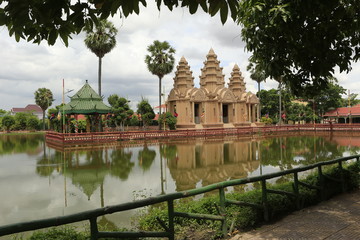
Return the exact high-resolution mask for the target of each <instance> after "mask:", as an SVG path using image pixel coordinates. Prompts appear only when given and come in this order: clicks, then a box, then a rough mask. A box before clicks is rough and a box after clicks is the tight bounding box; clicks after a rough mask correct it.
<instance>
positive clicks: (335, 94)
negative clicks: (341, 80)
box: [307, 79, 346, 116]
mask: <svg viewBox="0 0 360 240" xmlns="http://www.w3.org/2000/svg"><path fill="white" fill-rule="evenodd" d="M336 82H337V80H336V79H333V81H332V82H330V83H329V84H328V86H327V87H324V88H323V89H321V90H320V91H318V92H317V94H314V95H313V96H310V97H308V98H307V99H308V100H309V101H311V102H312V103H311V105H313V104H315V106H314V107H315V108H316V112H317V115H319V116H322V115H323V114H324V113H326V112H327V111H329V110H331V109H336V108H338V107H341V106H342V104H343V100H342V94H345V92H346V90H345V89H344V88H343V87H341V86H340V85H338V84H336Z"/></svg>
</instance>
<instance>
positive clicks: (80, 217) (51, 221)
mask: <svg viewBox="0 0 360 240" xmlns="http://www.w3.org/2000/svg"><path fill="white" fill-rule="evenodd" d="M359 158H360V155H354V156H348V157H342V158H338V159H334V160H330V161H325V162H319V163H315V164H312V165H308V166H303V167H298V168H294V169H289V170H285V171H281V172H276V173H271V174H266V175H261V176H255V177H248V178H242V179H234V180H229V181H225V182H220V183H216V184H212V185H208V186H205V187H201V188H198V189H191V190H188V191H182V192H176V193H170V194H166V195H160V196H156V197H150V198H147V199H143V200H137V201H134V202H128V203H123V204H119V205H114V206H108V207H103V208H98V209H95V210H90V211H85V212H80V213H76V214H71V215H67V216H60V217H55V218H48V219H42V220H35V221H30V222H22V223H16V224H11V225H6V226H0V236H5V235H10V234H14V233H20V232H25V231H31V230H38V229H43V228H48V227H55V226H60V225H65V224H70V223H76V222H80V221H84V220H87V221H89V222H90V234H91V239H92V240H97V239H99V238H131V237H133V238H136V237H165V238H168V239H174V238H175V230H174V225H175V224H174V217H185V218H195V219H207V220H214V221H220V222H221V231H222V233H223V234H224V235H225V234H226V233H227V230H228V226H227V223H226V219H227V216H226V206H228V205H231V204H235V205H239V206H250V207H255V208H260V209H263V212H264V219H265V221H268V220H270V215H269V205H268V199H267V196H268V194H283V195H286V196H289V197H291V198H292V199H294V201H295V203H296V206H297V207H298V208H301V206H300V193H299V186H304V187H306V188H310V189H316V190H318V191H319V193H320V196H324V194H323V193H324V191H325V181H324V178H329V176H327V175H326V174H324V173H323V168H322V167H323V166H327V165H332V164H337V165H338V167H339V169H340V170H342V169H343V168H342V163H343V162H345V161H349V160H353V161H354V160H356V161H357V162H358V163H359ZM311 169H317V172H318V177H319V183H320V185H316V186H315V185H309V184H308V183H305V182H302V181H300V180H299V178H298V175H299V173H301V172H304V171H307V170H311ZM288 174H292V175H293V179H294V182H293V192H286V191H280V190H274V189H268V188H267V180H269V179H273V178H276V177H281V176H284V175H288ZM341 176H343V174H341ZM332 180H333V181H338V182H340V183H341V184H342V190H343V191H345V189H346V183H345V181H344V179H343V177H340V179H332ZM254 182H261V191H262V203H261V204H254V203H249V202H240V201H235V200H231V199H227V198H226V196H225V188H227V187H231V186H236V185H242V184H248V183H254ZM214 190H218V191H219V192H218V194H219V206H218V215H214V214H196V213H186V212H176V211H175V209H174V201H175V200H178V199H182V198H187V197H191V196H196V195H199V194H204V193H207V192H210V191H214ZM163 202H166V203H167V209H168V213H167V214H168V222H167V223H165V222H163V221H162V220H160V219H159V218H157V220H158V222H159V224H160V225H161V226H162V228H163V229H164V231H163V232H155V231H154V232H143V231H139V232H102V231H99V230H98V225H97V218H98V217H100V216H104V215H107V214H112V213H117V212H122V211H127V210H131V209H137V208H141V207H146V206H149V205H154V204H158V203H163Z"/></svg>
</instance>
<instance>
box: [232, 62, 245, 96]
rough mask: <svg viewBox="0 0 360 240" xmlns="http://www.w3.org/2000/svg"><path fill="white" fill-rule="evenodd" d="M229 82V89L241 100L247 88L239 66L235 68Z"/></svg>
mask: <svg viewBox="0 0 360 240" xmlns="http://www.w3.org/2000/svg"><path fill="white" fill-rule="evenodd" d="M229 80H230V82H229V89H230V90H231V91H232V92H233V93H234V94H235V96H236V97H238V98H241V95H242V94H243V93H245V91H246V87H245V82H244V77H243V76H242V72H241V71H240V68H239V66H238V65H237V64H235V66H234V67H233V70H232V72H231V77H230V78H229Z"/></svg>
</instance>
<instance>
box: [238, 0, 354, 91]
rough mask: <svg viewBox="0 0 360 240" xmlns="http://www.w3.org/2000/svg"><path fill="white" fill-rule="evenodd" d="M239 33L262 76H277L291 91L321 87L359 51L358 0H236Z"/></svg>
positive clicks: (347, 67) (344, 68)
mask: <svg viewBox="0 0 360 240" xmlns="http://www.w3.org/2000/svg"><path fill="white" fill-rule="evenodd" d="M238 10H239V12H238V19H237V22H238V23H239V24H240V25H242V31H241V34H242V39H243V40H244V41H245V43H246V49H247V50H248V51H250V52H251V53H252V56H251V57H250V61H251V62H253V63H256V65H257V67H258V68H259V69H261V70H263V71H264V72H265V74H266V76H267V77H271V78H273V79H277V78H279V77H280V76H283V79H284V81H285V82H287V83H289V86H290V88H291V89H292V91H294V92H295V93H299V92H301V90H302V89H303V86H304V85H311V86H313V87H314V88H315V89H322V88H323V87H324V86H326V84H327V83H328V82H329V80H330V79H329V78H330V77H332V76H333V74H334V69H335V67H339V69H340V72H344V71H345V72H349V71H350V70H351V61H357V60H359V57H360V47H359V45H360V38H359V34H360V22H359V19H360V2H359V1H358V0H348V1H338V0H329V1H322V0H305V1H293V0H284V1H269V0H257V1H252V0H244V1H239V8H238Z"/></svg>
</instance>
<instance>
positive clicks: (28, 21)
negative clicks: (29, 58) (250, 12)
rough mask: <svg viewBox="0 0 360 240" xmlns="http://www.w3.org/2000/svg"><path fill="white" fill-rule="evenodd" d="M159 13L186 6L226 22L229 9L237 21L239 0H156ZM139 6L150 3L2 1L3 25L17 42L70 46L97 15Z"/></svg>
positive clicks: (125, 12)
mask: <svg viewBox="0 0 360 240" xmlns="http://www.w3.org/2000/svg"><path fill="white" fill-rule="evenodd" d="M156 2H157V7H158V9H159V10H160V8H161V6H162V4H163V5H165V6H166V7H167V8H168V9H169V10H170V11H172V10H173V8H174V7H178V6H179V5H180V6H181V7H187V8H188V9H189V12H190V13H191V14H194V13H196V12H197V10H198V9H199V6H200V7H201V9H202V10H203V11H204V12H206V13H209V14H210V15H211V16H214V15H216V14H217V13H218V12H219V11H220V17H221V21H222V23H225V22H226V19H227V17H228V13H229V10H230V13H231V17H232V19H234V20H235V19H236V13H237V6H238V1H237V0H221V1H208V2H207V1H206V0H200V1H180V0H172V1H156ZM140 3H141V4H142V5H143V6H145V7H146V5H147V0H137V1H123V0H112V1H102V0H88V1H69V0H57V1H53V0H44V1H38V0H27V1H13V0H1V1H0V26H6V27H7V29H8V31H9V34H10V36H13V35H14V36H15V39H16V41H19V40H20V38H22V39H26V40H27V41H32V42H33V43H37V44H40V42H41V41H44V40H45V41H47V42H48V44H49V45H54V44H55V42H56V39H57V38H59V37H60V38H61V39H62V41H63V42H64V44H65V45H66V46H68V41H69V38H71V35H72V34H79V33H80V32H81V31H82V30H83V28H84V27H85V25H89V26H92V25H93V24H94V23H97V22H98V16H100V17H101V18H102V19H107V18H108V17H109V16H110V15H111V16H114V15H115V14H116V13H117V12H118V11H119V12H120V16H121V17H127V16H128V15H129V14H133V13H136V14H139V13H140Z"/></svg>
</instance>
